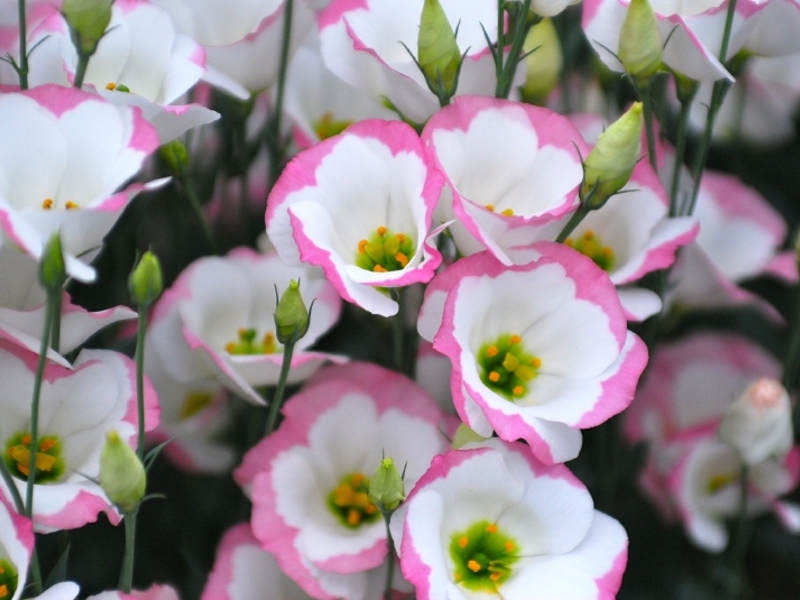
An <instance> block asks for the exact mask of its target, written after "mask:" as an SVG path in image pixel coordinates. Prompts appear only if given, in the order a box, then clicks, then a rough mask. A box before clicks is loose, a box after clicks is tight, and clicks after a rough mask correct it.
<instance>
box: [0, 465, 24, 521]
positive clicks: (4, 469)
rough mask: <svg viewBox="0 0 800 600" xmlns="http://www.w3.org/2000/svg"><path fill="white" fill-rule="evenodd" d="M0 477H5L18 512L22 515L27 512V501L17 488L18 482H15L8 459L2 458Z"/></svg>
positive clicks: (4, 479)
mask: <svg viewBox="0 0 800 600" xmlns="http://www.w3.org/2000/svg"><path fill="white" fill-rule="evenodd" d="M0 477H2V478H3V483H5V484H6V487H7V488H8V492H9V493H10V494H11V499H12V500H13V501H14V506H15V507H16V509H17V512H18V513H19V514H21V515H24V514H25V501H24V500H23V499H22V496H21V495H20V493H19V490H18V489H17V486H16V484H15V483H14V477H13V475H11V472H10V471H9V470H8V465H6V461H4V460H2V459H0Z"/></svg>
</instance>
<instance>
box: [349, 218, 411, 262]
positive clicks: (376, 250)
mask: <svg viewBox="0 0 800 600" xmlns="http://www.w3.org/2000/svg"><path fill="white" fill-rule="evenodd" d="M415 250H416V249H415V248H414V242H413V241H412V240H411V236H409V235H404V234H402V233H393V232H391V231H389V230H388V229H387V228H386V227H383V226H381V227H378V228H377V229H376V230H375V232H374V233H373V234H372V235H371V236H370V237H369V239H364V240H361V241H359V242H358V251H357V252H356V266H357V267H361V268H362V269H366V270H367V271H372V272H374V273H388V272H389V271H399V270H401V269H405V268H406V266H407V265H408V261H409V259H410V258H411V257H412V256H414V252H415Z"/></svg>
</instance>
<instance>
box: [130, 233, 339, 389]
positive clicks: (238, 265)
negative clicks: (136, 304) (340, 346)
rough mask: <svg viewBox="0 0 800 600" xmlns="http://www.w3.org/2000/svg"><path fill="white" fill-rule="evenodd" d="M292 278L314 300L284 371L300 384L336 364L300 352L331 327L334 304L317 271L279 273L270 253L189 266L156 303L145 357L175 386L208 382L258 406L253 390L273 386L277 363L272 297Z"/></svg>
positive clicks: (235, 253) (242, 252)
mask: <svg viewBox="0 0 800 600" xmlns="http://www.w3.org/2000/svg"><path fill="white" fill-rule="evenodd" d="M293 279H294V280H298V281H299V282H300V293H301V294H302V296H303V297H304V298H305V300H306V302H307V303H309V304H310V303H311V301H312V300H314V299H316V302H315V303H314V308H313V310H312V315H311V323H310V327H309V329H308V332H307V333H306V335H305V336H304V337H302V338H301V339H300V340H298V342H297V345H296V346H295V351H294V355H293V356H292V365H291V366H292V368H291V370H290V371H289V383H297V382H299V381H303V380H304V379H305V378H307V377H308V376H309V375H310V374H311V373H313V372H314V371H315V370H316V369H317V368H319V367H320V366H321V365H322V364H323V363H324V362H325V361H327V360H331V359H334V360H341V359H340V358H339V357H334V356H332V355H329V354H324V353H320V352H309V351H308V350H307V349H308V348H309V347H310V346H311V345H312V344H313V343H314V342H315V341H317V339H319V337H320V336H322V334H324V333H325V332H326V331H327V330H328V329H330V328H331V327H332V326H333V324H334V323H335V322H336V320H337V319H338V317H339V311H340V309H341V299H340V298H339V296H338V295H337V294H336V291H335V290H334V289H333V287H332V286H331V285H330V284H329V283H328V282H327V281H326V280H325V278H324V276H323V274H322V272H321V271H320V270H318V269H312V268H308V267H300V268H290V267H286V266H285V265H284V264H283V263H281V261H280V259H279V258H278V256H277V255H276V254H275V253H272V254H268V255H262V254H259V253H258V252H255V251H253V250H250V249H247V248H237V249H235V250H232V251H231V252H229V253H228V255H227V256H225V257H206V258H201V259H199V260H197V261H195V262H194V263H192V264H191V265H189V267H188V268H187V269H186V270H185V271H183V273H181V275H180V276H179V277H178V279H177V280H176V281H175V283H173V285H172V287H171V288H170V289H168V290H167V291H166V292H164V295H163V296H162V297H161V299H160V300H159V301H158V303H157V304H156V307H155V309H154V311H153V318H152V321H151V326H150V328H149V329H148V332H147V341H146V343H147V352H152V353H153V354H154V358H155V359H156V360H157V361H160V363H161V365H162V366H163V367H164V369H165V371H166V372H167V374H168V375H169V376H170V377H171V378H172V379H175V380H176V381H178V382H181V383H183V384H190V385H196V384H198V383H201V385H202V382H206V381H208V380H209V379H215V380H216V381H217V382H219V383H221V384H222V385H224V386H225V387H226V388H228V389H229V390H231V391H232V392H234V393H236V394H238V395H239V396H241V397H242V398H244V399H246V400H248V401H250V402H254V403H256V404H262V403H263V402H264V400H263V399H262V398H261V396H260V395H259V394H258V393H257V392H256V391H255V390H254V389H253V386H262V385H275V384H276V383H277V382H278V377H279V375H280V370H281V364H282V362H283V346H282V345H281V344H280V343H279V341H278V338H277V336H276V333H275V320H274V313H275V308H276V297H275V294H276V291H275V290H276V288H277V290H278V293H279V294H280V293H282V292H283V291H284V290H285V289H286V288H287V287H288V286H289V282H290V281H291V280H293Z"/></svg>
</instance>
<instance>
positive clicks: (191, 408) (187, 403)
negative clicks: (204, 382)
mask: <svg viewBox="0 0 800 600" xmlns="http://www.w3.org/2000/svg"><path fill="white" fill-rule="evenodd" d="M213 401H214V396H213V395H211V394H209V393H208V392H190V393H189V394H187V395H186V398H185V399H184V401H183V405H182V406H181V413H180V419H181V421H185V420H187V419H191V418H192V417H193V416H195V415H196V414H198V413H199V412H201V411H203V409H205V408H206V407H207V406H208V405H209V404H211V403H212V402H213Z"/></svg>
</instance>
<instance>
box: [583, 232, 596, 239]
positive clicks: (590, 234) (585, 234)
mask: <svg viewBox="0 0 800 600" xmlns="http://www.w3.org/2000/svg"><path fill="white" fill-rule="evenodd" d="M593 237H594V231H592V230H591V229H587V230H586V233H584V234H583V239H585V240H591V239H592V238H593Z"/></svg>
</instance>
